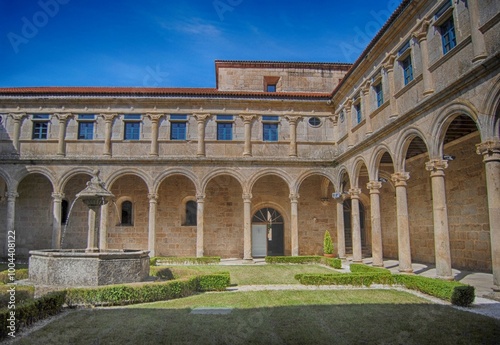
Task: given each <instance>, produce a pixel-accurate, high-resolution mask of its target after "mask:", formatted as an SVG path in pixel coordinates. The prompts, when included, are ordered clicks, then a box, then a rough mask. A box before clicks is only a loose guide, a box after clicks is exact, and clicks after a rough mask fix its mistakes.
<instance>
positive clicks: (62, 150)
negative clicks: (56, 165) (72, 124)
mask: <svg viewBox="0 0 500 345" xmlns="http://www.w3.org/2000/svg"><path fill="white" fill-rule="evenodd" d="M54 115H55V116H56V117H57V119H58V120H59V139H58V142H57V154H58V155H59V156H65V155H66V142H65V138H66V121H67V120H68V118H69V117H71V114H54Z"/></svg>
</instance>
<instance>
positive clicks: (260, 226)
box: [252, 207, 285, 257]
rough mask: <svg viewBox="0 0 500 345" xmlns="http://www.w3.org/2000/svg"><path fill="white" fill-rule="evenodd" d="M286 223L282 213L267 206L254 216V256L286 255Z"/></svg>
mask: <svg viewBox="0 0 500 345" xmlns="http://www.w3.org/2000/svg"><path fill="white" fill-rule="evenodd" d="M284 229H285V228H284V223H283V217H282V216H281V214H280V213H279V212H278V211H276V210H275V209H274V208H270V207H266V208H262V209H260V210H258V211H257V212H255V214H254V216H253V218H252V257H264V256H281V255H285V236H284V232H285V231H284Z"/></svg>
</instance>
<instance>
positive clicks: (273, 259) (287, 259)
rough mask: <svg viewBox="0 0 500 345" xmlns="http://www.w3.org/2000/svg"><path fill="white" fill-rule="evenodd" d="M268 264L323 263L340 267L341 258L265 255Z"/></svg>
mask: <svg viewBox="0 0 500 345" xmlns="http://www.w3.org/2000/svg"><path fill="white" fill-rule="evenodd" d="M266 263H268V264H323V265H327V266H330V267H333V268H337V269H340V268H342V260H340V259H337V258H327V257H324V256H318V255H311V256H266Z"/></svg>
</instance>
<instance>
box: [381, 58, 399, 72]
mask: <svg viewBox="0 0 500 345" xmlns="http://www.w3.org/2000/svg"><path fill="white" fill-rule="evenodd" d="M395 60H396V55H395V54H387V55H386V56H385V58H384V60H383V61H382V67H384V69H385V70H386V71H387V72H392V71H393V69H394V61H395Z"/></svg>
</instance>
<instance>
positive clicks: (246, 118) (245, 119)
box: [240, 114, 256, 123]
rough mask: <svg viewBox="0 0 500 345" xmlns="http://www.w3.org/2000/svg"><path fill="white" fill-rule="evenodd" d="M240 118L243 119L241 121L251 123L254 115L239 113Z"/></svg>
mask: <svg viewBox="0 0 500 345" xmlns="http://www.w3.org/2000/svg"><path fill="white" fill-rule="evenodd" d="M240 117H241V119H242V120H243V123H252V121H253V120H254V119H255V117H256V116H255V115H248V114H240Z"/></svg>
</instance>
